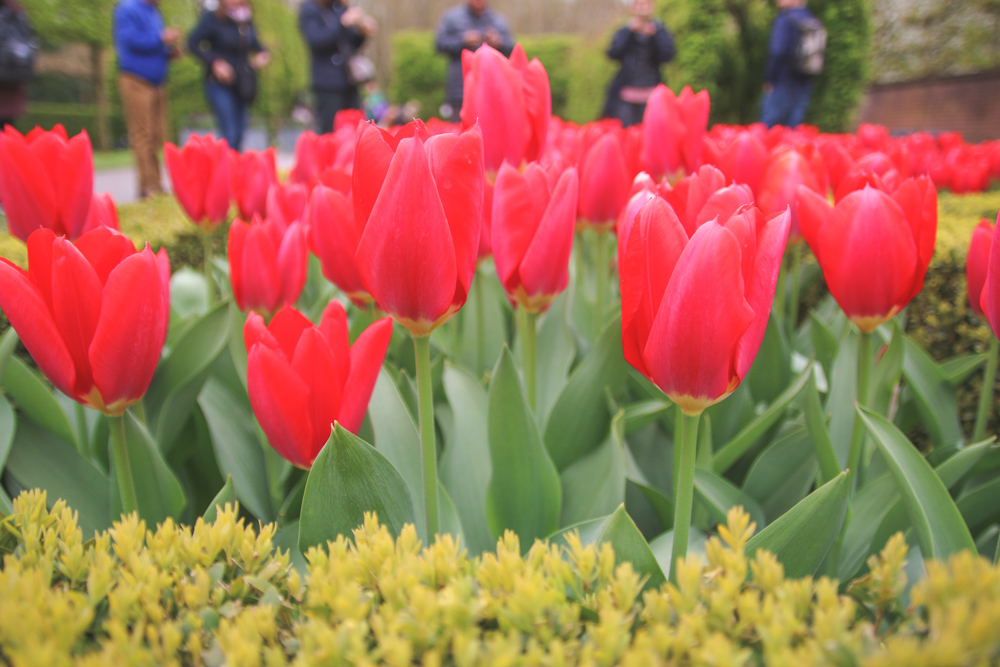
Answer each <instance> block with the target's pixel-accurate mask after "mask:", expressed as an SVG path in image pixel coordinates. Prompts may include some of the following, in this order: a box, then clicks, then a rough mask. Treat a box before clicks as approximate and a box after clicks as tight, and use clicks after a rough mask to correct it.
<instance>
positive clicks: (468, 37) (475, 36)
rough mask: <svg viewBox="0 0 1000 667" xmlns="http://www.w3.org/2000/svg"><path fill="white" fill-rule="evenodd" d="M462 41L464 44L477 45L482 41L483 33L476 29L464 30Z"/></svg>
mask: <svg viewBox="0 0 1000 667" xmlns="http://www.w3.org/2000/svg"><path fill="white" fill-rule="evenodd" d="M462 41H463V42H464V43H465V45H466V46H472V47H475V46H479V45H480V44H482V43H483V35H482V33H481V32H479V31H478V30H466V31H465V32H463V33H462Z"/></svg>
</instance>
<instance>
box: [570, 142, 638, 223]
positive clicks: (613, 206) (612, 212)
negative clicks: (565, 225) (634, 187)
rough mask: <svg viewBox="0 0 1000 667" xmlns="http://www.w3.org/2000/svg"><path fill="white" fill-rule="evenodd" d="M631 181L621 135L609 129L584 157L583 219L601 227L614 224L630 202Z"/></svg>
mask: <svg viewBox="0 0 1000 667" xmlns="http://www.w3.org/2000/svg"><path fill="white" fill-rule="evenodd" d="M631 181H632V179H631V177H630V176H629V173H628V165H626V164H625V154H624V153H623V152H622V144H621V141H620V136H619V135H617V134H613V133H610V132H609V133H607V134H605V135H604V136H602V137H601V138H600V139H598V140H597V142H596V143H594V145H593V146H591V148H590V150H589V151H587V156H586V157H585V158H584V160H583V167H582V170H581V175H580V205H579V215H580V218H581V220H582V221H585V222H588V223H590V224H591V225H592V226H594V227H597V228H600V229H608V228H610V227H612V226H613V225H614V224H615V221H616V220H617V219H618V214H619V213H620V212H621V210H622V207H623V206H625V203H626V202H627V201H628V196H629V187H631Z"/></svg>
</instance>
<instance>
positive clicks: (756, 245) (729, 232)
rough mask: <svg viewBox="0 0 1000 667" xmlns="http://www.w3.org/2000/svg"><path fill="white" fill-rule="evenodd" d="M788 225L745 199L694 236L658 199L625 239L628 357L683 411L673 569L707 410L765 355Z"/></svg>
mask: <svg viewBox="0 0 1000 667" xmlns="http://www.w3.org/2000/svg"><path fill="white" fill-rule="evenodd" d="M789 225H790V220H789V215H788V213H787V212H786V213H782V214H781V215H778V216H775V217H773V218H771V219H770V220H767V219H765V217H764V214H763V213H761V211H760V210H759V209H757V208H754V207H753V206H751V205H745V206H742V207H740V208H739V209H737V210H736V211H735V212H734V213H733V214H732V215H731V216H728V217H715V218H712V219H711V220H708V221H707V222H704V223H702V224H700V225H699V226H698V227H697V228H696V229H695V230H694V232H693V233H689V231H688V230H687V229H686V228H685V227H684V225H683V224H682V223H681V220H680V218H678V216H677V214H676V213H675V212H674V210H673V209H672V208H671V207H670V205H669V204H668V203H667V202H666V201H665V200H663V199H662V198H654V199H651V200H649V201H648V202H647V203H646V204H645V206H643V208H642V209H641V211H640V212H639V215H638V217H637V219H636V220H635V222H634V223H633V224H632V229H631V231H630V233H629V237H628V239H627V240H626V241H625V242H626V248H625V262H624V264H623V265H622V267H621V269H620V273H621V292H622V344H623V347H624V353H625V359H626V360H627V361H628V362H629V363H630V364H631V365H632V366H633V367H634V368H635V369H636V370H638V371H639V372H641V373H642V374H643V375H645V376H646V377H647V378H649V379H650V380H651V381H652V382H653V383H654V384H656V386H658V387H659V388H660V389H661V390H662V391H663V392H664V393H665V394H666V395H667V396H669V397H670V399H671V400H672V401H673V402H674V403H676V404H677V405H678V406H679V407H680V409H681V411H682V413H683V417H682V429H681V442H679V443H676V445H677V446H678V447H680V451H679V458H678V459H677V462H678V468H677V471H678V472H677V477H676V479H677V486H676V487H675V495H674V508H675V514H674V547H673V556H672V559H671V566H670V567H671V570H676V567H677V563H678V561H679V559H680V558H681V557H683V556H684V555H685V554H686V553H687V541H688V531H689V528H690V524H691V508H692V504H693V495H694V468H695V450H696V448H697V447H696V446H697V434H698V420H699V416H700V414H701V412H702V411H703V410H704V409H705V408H707V407H708V406H710V405H712V404H713V403H716V402H718V401H721V400H722V399H723V398H725V397H726V396H728V395H729V394H730V393H732V392H733V391H734V390H735V389H736V388H737V387H738V386H739V384H740V382H741V381H742V379H743V378H744V377H745V376H746V373H747V371H749V370H750V366H751V364H753V361H754V358H755V357H756V356H757V351H758V350H759V348H760V344H761V341H762V340H763V338H764V331H765V329H766V328H767V320H768V317H769V316H770V313H771V302H772V300H773V299H774V290H775V284H776V283H777V279H778V270H779V267H780V266H781V257H782V254H783V253H784V250H785V240H786V239H787V238H788V227H789Z"/></svg>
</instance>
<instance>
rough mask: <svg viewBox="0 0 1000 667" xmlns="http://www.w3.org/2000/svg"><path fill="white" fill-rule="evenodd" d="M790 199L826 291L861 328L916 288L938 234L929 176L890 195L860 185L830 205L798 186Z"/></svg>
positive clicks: (883, 317)
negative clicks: (794, 198) (796, 209)
mask: <svg viewBox="0 0 1000 667" xmlns="http://www.w3.org/2000/svg"><path fill="white" fill-rule="evenodd" d="M797 205H798V213H799V221H800V222H801V224H802V235H803V236H804V237H805V240H806V243H808V244H809V247H810V248H811V249H812V251H813V254H814V255H815V256H816V259H817V261H818V262H819V265H820V268H821V269H822V270H823V277H824V278H825V279H826V284H827V287H829V289H830V293H831V294H833V297H834V298H835V299H836V300H837V303H838V304H840V307H841V308H842V309H843V311H844V314H846V315H847V317H848V318H849V319H850V320H851V321H853V322H854V323H855V324H856V325H857V326H858V328H859V329H861V331H863V332H865V333H871V332H872V331H874V330H875V329H876V327H878V326H879V325H880V324H882V323H883V322H885V321H887V320H889V319H890V318H892V317H893V316H895V315H896V313H898V312H899V311H900V310H902V309H903V308H904V307H906V304H908V303H909V302H910V300H911V299H912V298H913V297H914V296H916V295H917V293H918V292H919V291H920V289H921V288H922V287H923V284H924V275H925V274H926V273H927V265H928V264H929V263H930V261H931V256H932V255H933V254H934V240H935V237H936V235H937V191H936V190H935V189H934V186H933V184H932V183H931V182H930V180H929V179H927V178H917V179H913V178H911V179H907V180H905V181H903V184H902V185H901V186H900V187H899V188H897V189H896V190H895V191H894V192H892V193H891V194H889V193H886V192H883V191H882V190H878V189H876V188H873V187H871V186H866V187H865V188H864V189H863V190H857V191H855V192H852V193H851V194H849V195H847V196H846V197H844V199H842V200H841V201H840V202H839V203H838V204H837V205H836V207H832V206H830V204H829V203H828V202H827V200H826V198H825V197H823V196H821V195H819V194H817V193H815V192H813V191H812V190H810V189H809V188H807V187H805V186H799V189H798V195H797Z"/></svg>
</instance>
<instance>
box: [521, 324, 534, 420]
mask: <svg viewBox="0 0 1000 667" xmlns="http://www.w3.org/2000/svg"><path fill="white" fill-rule="evenodd" d="M517 323H518V325H519V326H520V327H521V332H520V333H521V366H522V370H523V371H524V389H525V393H526V394H527V395H528V407H530V408H531V411H532V412H535V410H536V406H537V405H538V399H537V396H538V390H537V386H538V368H537V366H538V362H537V359H538V313H532V312H529V311H526V310H524V309H521V313H520V317H518V318H517Z"/></svg>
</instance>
